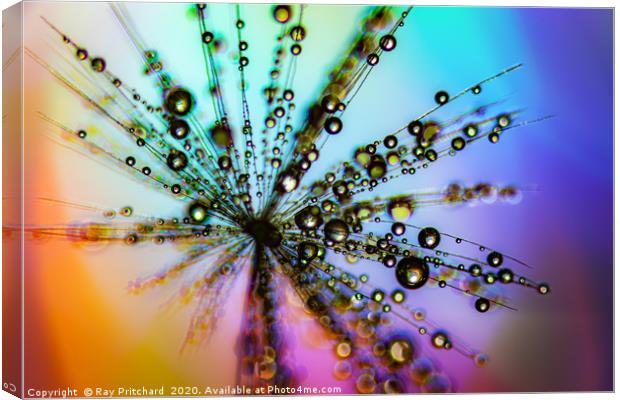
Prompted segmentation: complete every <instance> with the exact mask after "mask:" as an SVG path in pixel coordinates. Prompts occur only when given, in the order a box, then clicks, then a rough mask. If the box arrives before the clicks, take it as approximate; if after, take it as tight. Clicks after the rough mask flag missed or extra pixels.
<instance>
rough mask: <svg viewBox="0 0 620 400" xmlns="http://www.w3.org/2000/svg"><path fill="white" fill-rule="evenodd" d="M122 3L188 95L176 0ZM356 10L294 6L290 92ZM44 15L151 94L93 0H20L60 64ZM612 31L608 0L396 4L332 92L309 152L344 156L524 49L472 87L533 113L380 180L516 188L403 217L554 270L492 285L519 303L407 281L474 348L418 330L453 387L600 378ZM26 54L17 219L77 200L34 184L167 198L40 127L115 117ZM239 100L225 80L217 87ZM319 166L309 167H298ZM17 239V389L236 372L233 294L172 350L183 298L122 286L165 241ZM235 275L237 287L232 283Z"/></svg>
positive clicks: (324, 350)
mask: <svg viewBox="0 0 620 400" xmlns="http://www.w3.org/2000/svg"><path fill="white" fill-rule="evenodd" d="M126 7H127V9H128V10H129V12H130V14H131V16H132V17H133V18H134V21H135V23H136V25H137V27H138V30H139V33H140V35H141V36H142V38H143V40H145V41H146V42H147V43H149V45H150V46H152V47H153V48H156V49H157V50H158V51H159V53H160V56H161V58H162V59H163V60H165V63H166V65H167V66H168V67H169V68H170V69H171V70H172V71H174V73H175V77H176V79H178V80H179V81H181V82H182V83H183V84H184V85H186V86H188V87H190V88H192V90H193V91H194V93H195V94H197V96H198V99H199V106H200V96H201V95H203V94H204V92H205V88H204V87H205V78H204V76H203V70H202V68H203V64H202V54H201V53H200V47H199V46H200V43H199V36H198V30H197V28H196V22H195V20H193V18H194V17H193V16H192V13H191V11H190V8H191V5H190V4H181V3H176V4H161V3H160V4H149V3H127V5H126ZM208 7H209V10H210V12H212V13H213V14H211V15H209V17H210V18H212V19H211V21H212V22H213V23H214V30H216V31H219V32H221V33H222V35H223V36H224V37H234V36H233V35H234V30H233V21H234V19H235V17H234V8H233V7H232V6H231V5H226V4H219V5H213V6H212V5H209V6H208ZM271 8H272V6H270V5H244V6H243V9H244V10H245V11H244V12H245V15H246V17H245V19H246V25H247V30H248V31H247V34H248V37H249V38H251V46H250V50H249V51H250V53H249V54H250V55H249V57H250V62H251V64H250V66H251V68H248V71H247V74H248V75H247V76H248V81H249V82H250V86H249V101H250V104H251V105H252V106H253V107H254V105H256V106H255V107H256V108H255V110H256V111H254V109H253V111H252V112H253V114H254V115H263V114H262V111H263V110H262V109H261V107H264V106H263V104H264V102H263V101H262V100H261V97H260V96H261V91H262V88H263V87H264V85H265V84H266V82H267V76H268V71H269V68H270V61H271V54H272V47H273V42H274V38H275V37H276V35H277V31H278V27H277V26H276V25H275V24H274V23H273V22H272V16H271ZM211 10H212V11H211ZM367 13H368V7H362V6H327V5H320V6H308V7H307V9H306V10H305V11H304V20H305V26H306V28H307V32H308V34H307V39H306V40H305V41H304V51H303V57H301V58H300V61H299V65H298V71H297V74H298V75H297V78H296V79H297V80H296V94H297V97H298V98H299V99H298V100H297V104H298V105H299V107H300V108H301V109H304V108H305V106H308V105H309V104H310V103H311V101H312V100H313V98H314V97H316V96H317V95H318V93H319V90H320V88H321V87H322V85H324V84H325V82H326V79H327V73H328V72H329V70H330V68H331V67H333V63H334V62H335V60H337V59H339V57H340V55H341V54H342V53H343V51H344V50H346V48H347V44H348V42H349V40H350V39H351V38H352V37H353V36H354V35H355V34H356V32H357V29H358V27H357V22H358V21H360V20H361V18H362V16H363V15H365V14H367ZM42 16H43V17H45V18H47V19H48V20H49V21H51V22H52V23H53V24H54V25H56V26H57V27H58V28H60V29H61V30H62V31H63V32H65V33H66V34H68V35H70V36H71V37H72V39H73V40H75V41H76V42H78V43H81V44H83V45H84V46H86V47H88V48H89V49H90V51H91V52H93V53H96V54H99V55H101V56H104V57H105V58H106V61H107V64H108V67H109V68H110V69H113V70H114V71H115V72H116V73H117V74H118V75H120V76H122V77H123V80H124V81H126V82H131V84H132V85H133V86H135V87H136V88H138V89H139V90H140V91H141V92H142V93H145V94H147V95H150V96H151V97H150V98H151V99H157V98H158V97H157V92H156V91H155V89H154V88H153V86H152V81H151V80H149V79H148V78H147V77H145V76H144V74H143V68H142V66H141V60H140V59H139V57H138V55H137V54H136V52H135V51H134V49H133V48H132V46H131V43H130V42H129V41H128V40H127V37H126V36H125V34H124V32H123V31H122V29H121V28H120V26H119V25H118V23H117V22H116V21H115V19H114V17H113V14H112V12H111V10H110V8H109V6H108V5H107V4H105V3H66V2H58V3H54V2H31V3H25V16H24V45H25V46H26V47H27V48H28V49H29V50H31V51H33V52H34V53H36V54H37V55H38V56H40V57H41V58H43V59H44V60H46V61H48V62H49V63H50V64H51V65H63V66H64V67H63V68H66V70H67V71H71V69H70V68H71V67H69V65H70V64H69V63H66V64H62V63H63V62H65V61H63V60H65V59H67V56H66V54H63V53H62V44H61V43H59V40H58V37H57V35H55V34H54V32H53V31H51V29H50V28H49V27H48V26H47V25H45V24H44V22H43V20H42V19H41V17H42ZM612 35H613V11H612V10H611V9H585V8H584V9H562V8H483V7H414V9H413V11H412V13H411V15H410V16H409V17H408V19H407V21H406V24H405V26H404V27H403V28H401V29H400V30H399V31H398V35H397V40H398V45H397V48H396V50H395V51H393V52H392V53H390V54H389V55H386V56H385V57H384V58H382V59H381V62H380V64H379V65H378V67H377V68H375V70H374V71H373V73H372V75H371V76H370V78H369V79H368V81H367V83H366V84H365V86H364V87H363V88H362V90H361V91H360V93H359V94H358V96H357V97H356V99H355V101H354V102H353V103H352V104H351V105H350V107H349V109H348V110H347V114H346V116H345V118H344V120H343V122H344V126H345V130H344V131H343V133H342V134H341V135H339V136H337V137H334V138H333V140H330V142H329V143H328V145H327V146H326V147H325V148H324V149H323V153H322V158H323V159H324V160H325V161H326V162H327V161H328V160H334V161H335V160H336V159H342V158H343V157H350V156H351V155H352V151H353V149H354V148H355V146H356V145H361V144H366V143H367V142H368V141H369V140H373V139H374V138H379V137H382V136H384V135H385V134H386V133H388V132H390V131H393V130H395V129H398V128H400V127H401V126H403V125H405V124H407V123H408V122H409V121H410V120H411V119H412V118H415V117H416V116H417V115H419V114H421V113H422V112H423V111H425V110H426V109H428V108H429V107H431V106H432V105H433V104H434V100H433V96H434V94H435V93H436V92H437V91H438V90H446V91H448V92H449V93H456V92H458V91H460V90H461V89H463V88H466V87H468V86H469V85H471V84H472V83H474V82H477V81H480V80H482V79H484V78H486V77H488V76H491V75H493V74H495V73H497V72H499V71H501V70H503V69H504V68H506V67H509V66H511V65H514V64H518V63H524V68H522V69H520V70H518V71H515V72H513V73H511V74H509V75H507V76H505V77H503V78H502V79H500V80H498V81H495V82H493V83H492V84H489V85H488V86H485V87H484V96H485V97H484V99H486V100H487V101H488V100H489V99H491V100H493V99H499V100H502V101H505V102H506V104H508V105H509V106H510V107H514V108H519V109H523V110H524V117H523V118H524V119H536V118H539V117H544V116H548V115H551V116H553V117H552V118H551V119H548V120H545V121H542V122H539V123H535V124H531V125H528V126H525V127H523V128H519V129H515V130H512V131H510V133H509V134H508V135H506V136H505V137H503V138H502V140H501V142H500V143H498V144H496V145H491V144H490V143H488V142H486V141H485V143H481V144H480V145H479V146H474V147H473V148H471V149H468V151H466V152H464V153H463V154H460V155H459V156H458V157H449V158H448V159H446V160H443V161H442V162H441V163H437V165H433V166H432V168H430V169H429V171H426V173H424V174H416V175H415V176H410V177H408V178H407V179H406V180H401V181H399V183H398V187H395V186H393V187H392V189H393V190H395V191H396V190H400V191H403V187H404V190H405V191H413V190H420V189H424V188H439V189H441V188H443V187H445V186H446V185H447V184H449V183H451V182H455V181H459V182H463V183H475V182H479V181H487V182H493V183H505V184H516V185H519V186H521V187H527V188H528V190H526V191H525V193H524V196H523V200H522V201H521V202H520V203H519V204H517V205H507V204H504V203H497V204H490V205H478V206H475V207H467V206H461V207H430V208H428V209H421V210H419V212H416V214H415V215H414V217H413V219H412V221H413V222H414V223H415V224H417V225H431V224H432V225H433V226H436V227H437V228H438V229H440V230H442V231H445V232H450V233H454V234H459V235H461V236H463V237H465V238H468V239H470V240H475V241H478V242H481V243H486V244H488V245H489V246H493V247H494V248H498V249H502V250H503V251H505V252H506V253H507V254H511V255H517V256H519V257H520V258H521V259H523V260H525V261H526V262H527V263H529V264H531V265H533V266H534V269H533V270H531V271H528V274H529V275H530V276H531V277H532V278H535V279H536V280H539V281H541V280H542V281H546V282H549V283H550V285H551V288H552V293H551V294H550V295H549V296H539V295H537V294H536V293H532V292H531V291H523V290H520V291H514V292H510V296H511V301H512V302H513V303H514V304H515V305H516V307H517V308H518V311H510V310H507V311H504V310H498V311H497V312H494V313H489V314H479V313H477V312H476V311H475V310H474V309H473V308H472V307H471V305H470V304H469V303H468V302H467V301H465V300H464V299H463V298H462V297H461V296H457V295H453V294H449V293H446V292H438V291H433V290H428V291H423V292H420V293H419V294H418V293H416V297H415V298H414V301H415V302H416V303H417V304H419V305H422V306H423V307H424V308H426V309H427V310H428V311H429V314H430V313H432V314H433V315H434V319H435V320H436V321H438V322H440V323H442V324H443V325H445V326H447V327H449V328H450V329H451V331H452V332H454V333H455V334H456V335H457V336H458V337H460V338H461V339H463V340H465V341H467V342H468V343H470V344H471V345H472V346H473V347H475V348H478V349H481V350H484V351H485V352H486V353H487V354H488V355H489V359H490V360H489V363H488V365H486V366H485V367H484V368H477V367H475V366H474V365H473V363H471V361H470V360H466V359H463V358H462V357H458V355H456V354H454V353H447V352H441V353H440V352H436V353H433V350H432V349H426V350H427V352H428V355H429V356H431V357H433V359H435V360H437V362H438V363H439V364H440V365H441V367H442V368H443V370H444V371H445V372H446V373H447V374H448V376H450V378H451V379H452V380H453V389H454V390H456V391H459V392H488V391H491V392H503V391H519V392H523V391H526V392H530V391H574V390H579V391H584V390H587V391H609V390H612V370H613V363H612V360H613V358H612V357H613V356H612V349H613V337H612V307H613V306H612V304H613V303H612V295H613V292H612V285H613V283H612V268H613V264H612V262H613V261H612V252H613V248H612V234H613V231H612V229H613V208H612V207H613V203H612V201H613V192H612V190H613V180H612V179H613V175H612V163H613V153H612V151H613V150H612V143H613V111H612V106H613V69H612V68H613V67H612V65H613V60H612V54H613V49H612ZM232 46H233V45H231V47H232ZM230 57H231V62H230V66H229V67H228V68H227V69H226V70H224V71H223V80H224V81H225V82H226V83H225V85H227V86H228V87H231V88H233V90H231V91H229V93H236V92H234V88H235V86H236V85H238V78H237V75H236V70H235V67H234V63H233V58H232V55H231V56H230ZM24 63H25V79H26V86H25V87H24V95H25V102H26V103H25V113H26V115H25V124H26V125H25V149H26V150H25V151H26V152H25V182H26V188H25V199H26V215H25V221H26V223H27V224H37V225H45V224H57V223H63V224H66V223H70V222H76V221H84V220H91V219H93V215H92V212H88V211H79V210H75V209H71V208H64V207H59V206H57V205H53V204H50V203H49V202H45V201H42V200H41V198H54V199H60V200H64V201H71V202H75V203H80V204H90V205H96V206H98V207H104V208H115V209H118V208H120V207H123V206H127V205H131V206H132V207H133V208H134V210H136V212H137V213H139V214H143V215H163V216H165V215H169V216H173V215H178V214H179V212H182V210H183V207H182V205H181V204H178V203H177V202H175V201H173V200H171V199H169V198H168V197H166V196H164V195H162V194H161V193H156V192H152V191H149V190H147V188H146V187H144V186H142V185H140V184H136V183H135V181H134V180H133V179H131V178H130V177H129V176H127V175H124V174H122V173H120V172H118V171H117V170H116V169H114V168H110V167H109V166H107V165H105V164H102V163H100V162H99V161H96V160H95V159H93V158H87V157H84V156H82V155H79V154H77V153H75V152H72V151H70V150H69V149H67V148H66V147H63V146H61V145H59V144H58V143H56V142H54V141H52V140H50V139H49V137H50V135H49V132H51V131H52V129H53V128H52V127H51V126H50V125H49V124H48V123H46V122H45V121H43V120H42V119H41V118H40V117H39V115H38V114H37V113H38V112H44V113H45V114H46V115H49V116H51V117H53V118H54V119H56V120H58V121H61V122H62V123H63V124H65V125H68V126H71V127H73V128H75V129H77V127H86V128H89V129H99V130H105V129H113V128H112V127H110V126H109V125H106V124H107V122H105V121H103V120H102V118H101V117H98V116H97V115H96V114H95V113H94V112H93V111H92V110H89V109H88V107H87V106H86V105H85V104H84V103H83V102H82V101H80V100H79V99H78V98H77V97H76V96H73V95H72V94H70V93H69V92H68V91H67V90H66V88H64V87H63V86H62V84H60V83H59V82H58V81H55V80H54V79H53V78H52V76H51V75H50V74H49V73H48V72H47V71H45V70H44V69H43V68H41V66H40V65H38V64H36V63H35V62H33V61H32V60H31V59H29V58H26V59H25V61H24ZM55 63H56V64H55ZM73 72H78V71H73ZM237 100H238V99H237V98H236V97H235V94H231V95H230V98H229V101H230V103H231V104H238V103H234V102H235V101H237ZM482 101H483V99H478V98H472V97H471V96H470V97H467V98H464V99H463V100H462V101H461V103H460V104H459V107H462V109H463V110H465V109H470V108H473V107H475V106H478V105H481V103H480V102H482ZM205 106H206V104H205ZM205 110H206V108H205ZM298 115H302V113H299V114H298ZM298 122H299V121H298ZM343 149H346V151H343ZM325 166H326V167H327V166H328V165H327V164H326V165H325ZM321 172H322V171H321V170H320V168H318V167H317V171H315V173H317V174H320V173H321ZM317 176H318V175H317ZM386 190H388V189H386ZM25 252H26V264H25V357H26V360H25V361H26V362H25V385H26V388H28V387H32V388H56V387H62V386H70V387H74V388H78V389H80V390H81V388H84V387H95V386H100V387H105V386H110V387H117V386H123V385H125V386H142V385H145V386H149V385H150V386H159V385H176V386H182V385H208V384H211V385H217V384H227V383H230V384H233V383H234V368H235V365H236V358H235V357H236V356H235V353H234V350H233V344H234V340H235V338H236V336H235V335H236V333H237V332H238V329H239V321H240V317H239V314H240V309H241V308H240V307H241V306H242V305H241V304H240V302H239V301H237V299H238V298H239V297H235V296H234V295H233V296H230V298H228V299H224V304H225V305H226V306H225V307H222V313H224V317H223V323H222V325H220V326H219V328H218V330H217V332H216V334H215V336H214V337H213V339H212V340H211V341H210V342H209V343H205V344H204V345H202V346H200V347H198V348H195V349H192V350H191V351H185V352H183V353H181V352H180V347H181V344H182V341H183V339H184V334H185V330H186V328H187V323H188V318H189V315H190V312H191V307H182V306H178V305H172V306H166V304H167V300H168V299H169V298H170V296H171V295H172V293H173V292H174V289H175V288H174V287H162V288H161V289H157V290H155V291H151V292H146V293H145V294H142V295H140V296H134V295H130V294H128V292H127V284H128V283H129V282H130V281H131V280H133V279H135V278H137V277H140V276H144V275H146V274H148V273H150V272H153V271H156V270H158V269H160V268H161V267H163V266H164V265H166V263H170V262H172V261H174V260H175V259H177V258H178V257H179V254H180V250H178V249H176V248H174V247H172V246H161V247H154V246H149V245H140V246H135V247H131V248H129V247H126V246H116V247H115V246H109V247H105V248H93V247H92V246H86V247H84V246H82V247H80V246H77V245H75V244H72V243H68V242H65V241H56V240H51V239H43V240H30V241H28V242H27V243H26V249H25ZM355 268H358V267H357V266H355ZM359 268H365V267H364V266H363V265H362V266H360V267H359ZM386 279H387V278H386ZM386 282H389V280H386ZM237 286H238V288H237V294H239V293H240V292H239V290H241V289H242V283H240V284H239V285H237ZM290 318H291V320H292V321H295V324H294V325H293V328H292V329H291V333H290V334H291V337H292V338H293V339H292V340H293V341H294V342H295V343H296V349H297V350H296V351H297V352H298V354H299V356H298V357H299V359H300V360H303V363H302V362H300V364H303V365H305V368H306V372H305V373H304V375H305V381H304V382H305V383H304V384H306V385H319V386H326V385H332V384H333V385H339V386H343V387H344V388H345V391H347V392H352V391H353V389H352V387H348V386H346V385H343V384H342V382H340V381H336V380H335V378H333V376H332V374H331V370H332V368H333V361H334V356H333V355H332V352H331V348H330V347H329V346H326V345H325V344H324V343H323V342H322V341H321V340H320V339H321V338H320V335H319V334H318V333H317V332H316V331H315V330H316V328H313V326H312V323H311V322H310V320H309V319H307V318H306V317H304V316H303V313H302V312H300V311H299V310H297V311H295V310H293V312H292V313H291V317H290ZM313 329H314V330H313Z"/></svg>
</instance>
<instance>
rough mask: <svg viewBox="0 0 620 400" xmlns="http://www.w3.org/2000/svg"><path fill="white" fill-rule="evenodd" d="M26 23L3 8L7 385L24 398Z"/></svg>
mask: <svg viewBox="0 0 620 400" xmlns="http://www.w3.org/2000/svg"><path fill="white" fill-rule="evenodd" d="M22 24H23V3H21V2H20V3H17V4H15V5H13V6H11V7H9V8H7V9H5V10H3V11H2V30H3V35H2V38H3V39H2V87H3V90H2V103H3V106H2V131H3V135H2V179H3V180H2V182H3V183H2V203H3V204H2V206H3V207H2V219H3V243H2V250H3V251H2V264H3V268H2V326H3V332H2V371H3V373H2V389H3V390H4V391H6V392H8V393H10V394H12V395H14V396H17V397H23V357H22V355H23V335H22V329H23V312H22V311H23V310H22V307H23V301H22V300H23V296H22V295H23V285H22V279H23V276H22V273H23V98H22V97H23V87H22V84H23V45H22V42H23V30H22ZM7 227H8V229H7Z"/></svg>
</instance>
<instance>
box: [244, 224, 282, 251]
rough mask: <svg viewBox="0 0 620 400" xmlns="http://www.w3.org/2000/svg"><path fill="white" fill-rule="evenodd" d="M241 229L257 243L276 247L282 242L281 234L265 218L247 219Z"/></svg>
mask: <svg viewBox="0 0 620 400" xmlns="http://www.w3.org/2000/svg"><path fill="white" fill-rule="evenodd" d="M243 231H244V232H245V233H247V234H248V235H250V236H252V237H253V238H254V240H255V241H256V243H257V244H258V245H263V246H267V247H278V246H279V245H280V243H282V234H281V233H280V232H279V231H278V229H277V228H276V227H275V226H274V225H273V224H272V223H271V222H269V221H268V220H265V219H251V220H249V221H247V222H246V223H245V224H244V226H243Z"/></svg>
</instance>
